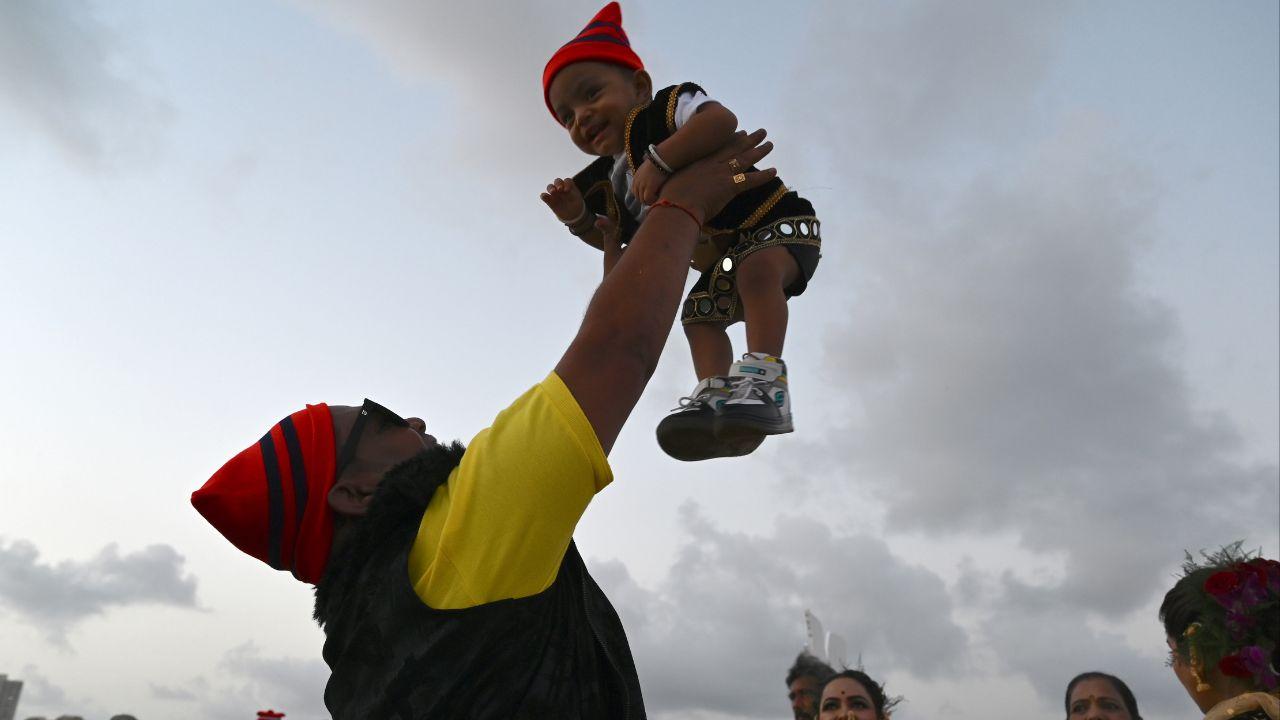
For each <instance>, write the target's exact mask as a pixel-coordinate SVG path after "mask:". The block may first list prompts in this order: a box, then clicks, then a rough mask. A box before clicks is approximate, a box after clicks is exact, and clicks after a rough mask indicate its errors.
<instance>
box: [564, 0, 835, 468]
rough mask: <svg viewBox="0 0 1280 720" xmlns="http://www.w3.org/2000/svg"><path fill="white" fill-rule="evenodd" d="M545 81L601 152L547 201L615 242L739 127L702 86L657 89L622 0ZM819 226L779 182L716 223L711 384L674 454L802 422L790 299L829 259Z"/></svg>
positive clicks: (702, 343) (754, 439)
mask: <svg viewBox="0 0 1280 720" xmlns="http://www.w3.org/2000/svg"><path fill="white" fill-rule="evenodd" d="M542 89H543V96H544V98H545V100H546V103H547V108H548V109H549V110H550V111H551V114H552V116H553V117H554V118H555V119H556V121H557V122H558V123H560V124H561V125H562V126H563V127H564V128H565V129H566V130H568V132H569V139H570V140H572V141H573V144H574V145H576V146H577V147H578V149H579V150H582V151H583V152H585V153H587V154H588V155H594V156H596V157H597V158H598V159H597V160H596V161H595V162H593V163H591V164H590V165H588V166H587V168H586V169H585V170H583V171H582V172H580V173H578V174H577V175H575V176H574V177H573V178H572V179H564V178H561V179H557V180H555V181H553V182H552V183H551V184H550V185H548V186H547V190H546V192H545V193H543V194H542V195H541V197H542V201H543V202H545V203H546V204H547V206H548V207H550V208H551V210H552V212H554V213H555V214H556V217H557V218H559V219H560V221H561V222H563V223H564V224H565V225H566V226H568V228H569V232H571V233H573V234H574V235H576V236H578V237H579V238H582V240H583V241H585V242H586V243H587V244H589V245H591V246H592V247H595V248H598V249H601V250H605V249H606V246H607V245H608V244H607V243H606V238H605V232H606V231H607V232H609V233H610V234H611V237H617V239H618V241H620V242H621V244H622V245H625V244H626V242H627V240H629V239H630V237H631V235H632V234H633V233H634V232H635V229H636V228H637V227H638V226H639V222H640V220H642V219H643V218H644V214H645V211H646V209H647V206H648V205H650V204H652V203H653V202H655V201H656V200H657V199H658V193H659V190H660V189H661V188H662V184H663V182H665V180H666V178H667V177H668V176H669V175H670V174H671V173H673V172H675V171H677V170H679V169H680V168H682V167H684V166H686V165H688V164H689V163H692V162H694V161H696V160H699V159H702V158H703V157H706V156H707V155H710V154H711V153H713V152H715V151H716V150H718V149H720V148H721V147H722V146H723V145H724V144H725V143H726V142H728V141H729V139H730V138H731V137H732V136H733V134H734V132H735V131H736V130H737V124H738V121H737V118H736V117H735V116H734V114H733V113H732V112H730V111H729V109H728V108H726V107H724V106H723V105H721V104H720V103H719V102H716V101H715V100H713V99H712V98H710V97H708V95H707V94H706V92H705V91H704V90H703V89H702V88H700V87H698V86H697V85H695V84H693V83H681V84H679V85H672V86H670V87H666V88H663V89H661V90H659V91H658V92H657V93H656V94H655V93H654V92H653V82H652V80H651V79H650V78H649V73H648V72H646V71H645V70H644V64H643V63H642V62H641V61H640V58H639V56H637V55H636V53H635V52H634V51H633V50H632V49H631V44H630V42H629V41H628V40H627V34H626V33H625V32H624V31H623V29H622V10H621V8H619V6H618V3H616V2H611V3H609V4H608V5H606V6H605V7H604V9H602V10H601V11H600V12H599V13H597V14H596V16H595V17H594V18H592V20H591V22H590V23H588V24H587V26H586V27H585V28H583V29H582V32H580V33H578V36H577V37H575V38H574V39H572V40H570V41H569V42H568V43H566V44H565V45H564V46H562V47H561V48H560V49H559V50H557V51H556V53H555V54H554V55H553V56H552V57H551V60H550V61H549V62H548V63H547V66H546V69H545V70H544V71H543V74H542ZM740 178H741V175H739V176H738V177H736V178H735V181H741V180H740ZM818 229H819V223H818V219H817V218H816V217H815V216H814V211H813V206H812V205H811V204H810V203H809V201H808V200H805V199H804V198H802V197H800V196H799V195H797V194H796V193H795V192H791V191H789V190H788V189H787V188H786V186H784V185H783V184H782V181H781V180H779V179H777V178H774V179H773V180H771V181H769V182H768V183H766V184H765V185H762V186H761V187H758V188H755V189H753V190H748V191H747V192H744V193H742V194H741V195H739V196H738V197H737V198H736V199H735V200H733V201H732V202H731V203H729V205H728V206H727V207H726V208H725V209H724V210H723V211H722V212H721V213H720V214H719V215H717V216H715V217H713V218H711V219H710V220H708V221H706V223H705V224H704V225H703V227H702V238H701V239H700V241H699V243H698V245H697V248H696V249H695V251H694V255H693V259H692V265H693V267H694V268H695V269H697V270H698V271H700V272H701V276H700V277H699V278H698V281H697V283H695V284H694V286H693V289H692V290H690V291H689V295H688V297H687V298H686V299H685V301H684V306H683V308H682V310H681V313H680V315H681V318H680V319H681V322H682V324H683V325H684V331H685V336H686V337H687V338H688V340H689V349H690V351H691V353H692V355H693V369H694V372H695V373H697V376H698V384H697V385H696V386H695V387H694V389H693V392H692V393H690V395H689V396H688V397H683V398H680V401H679V406H678V407H677V408H675V409H674V410H672V411H671V413H670V414H669V415H668V416H667V417H666V418H664V419H663V420H662V422H661V423H659V424H658V431H657V434H658V444H659V445H660V446H661V447H662V449H663V450H664V451H665V452H666V453H667V454H668V455H670V456H672V457H674V458H676V459H679V460H705V459H708V458H714V457H728V456H737V455H746V454H748V453H750V452H752V451H753V450H755V449H756V448H757V447H759V446H760V443H762V442H763V441H764V438H765V437H766V436H768V435H778V434H782V433H789V432H791V431H792V430H793V426H792V421H791V399H790V394H789V393H788V390H787V366H786V364H785V363H784V362H783V361H782V345H783V341H784V340H785V339H786V334H787V299H788V298H791V297H794V296H796V295H799V294H801V293H802V292H804V290H805V287H806V286H807V285H808V282H809V279H810V278H811V277H812V276H813V272H814V269H815V268H816V267H817V265H818V259H819V257H820V252H819V251H820V248H821V239H820V236H819V232H818ZM614 233H619V235H617V236H614V235H613V234H614ZM615 244H616V243H615ZM739 320H744V321H745V322H746V335H747V352H746V354H745V355H743V356H742V359H741V360H739V361H738V362H733V347H732V345H731V343H730V341H729V336H728V334H727V333H726V329H727V328H728V326H729V325H731V324H733V323H735V322H738V321H739Z"/></svg>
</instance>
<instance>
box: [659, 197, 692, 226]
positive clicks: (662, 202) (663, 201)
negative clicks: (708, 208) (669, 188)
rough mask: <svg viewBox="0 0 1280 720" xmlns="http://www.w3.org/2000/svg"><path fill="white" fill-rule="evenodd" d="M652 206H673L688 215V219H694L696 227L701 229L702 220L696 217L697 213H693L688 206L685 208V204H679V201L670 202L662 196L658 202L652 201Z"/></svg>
mask: <svg viewBox="0 0 1280 720" xmlns="http://www.w3.org/2000/svg"><path fill="white" fill-rule="evenodd" d="M652 207H669V208H675V209H676V210H679V211H681V212H683V213H684V214H685V215H688V216H689V219H690V220H692V221H694V222H695V223H697V224H698V229H699V230H701V229H702V221H701V220H699V219H698V216H697V215H695V214H694V213H693V211H692V210H690V209H689V208H687V207H685V206H683V205H681V204H680V203H675V202H671V201H670V200H668V199H666V198H663V199H661V200H659V201H658V202H656V203H654V204H653V206H652Z"/></svg>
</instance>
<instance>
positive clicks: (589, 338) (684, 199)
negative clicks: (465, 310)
mask: <svg viewBox="0 0 1280 720" xmlns="http://www.w3.org/2000/svg"><path fill="white" fill-rule="evenodd" d="M764 135H765V133H764V131H763V130H757V131H756V132H754V133H751V134H750V135H746V134H740V135H738V136H737V138H735V140H734V141H733V142H730V143H729V144H728V145H727V146H726V147H725V149H723V150H721V151H720V152H717V153H715V154H713V155H711V156H710V157H707V158H704V159H703V160H700V161H698V162H696V163H694V164H692V165H690V166H688V167H686V168H683V169H681V170H680V171H678V172H677V173H675V174H674V175H672V176H671V178H670V179H669V180H667V182H666V183H665V184H664V185H663V186H662V193H661V199H660V200H659V202H658V204H656V205H654V206H652V207H651V208H650V210H649V213H648V214H647V215H646V216H645V221H644V223H643V224H641V226H640V229H639V230H637V231H636V234H635V237H634V238H632V240H631V244H630V245H629V246H628V247H627V251H626V253H624V254H623V256H622V259H621V260H619V261H618V264H617V265H616V266H615V267H614V268H613V270H612V272H610V273H609V274H608V275H607V276H606V277H605V279H604V282H602V283H601V284H600V287H599V288H598V289H597V290H596V292H595V296H594V297H593V298H592V299H591V304H590V305H589V306H588V307H587V314H586V317H584V318H583V321H582V327H581V328H579V329H578V334H577V336H576V337H574V339H573V342H571V343H570V344H569V349H568V350H566V351H565V354H564V357H562V358H561V359H560V363H559V364H558V365H556V374H557V375H559V376H560V379H561V380H563V381H564V384H565V385H566V386H567V387H568V388H569V391H570V392H571V393H573V397H574V399H576V400H577V401H578V405H579V406H580V407H581V408H582V411H583V413H584V414H585V415H586V416H587V420H588V421H589V422H590V423H591V426H592V428H594V430H595V433H596V437H597V438H599V440H600V445H601V446H602V447H603V448H604V451H605V453H606V454H607V453H608V452H609V451H610V450H612V449H613V443H614V441H615V440H616V439H617V437H618V433H619V432H620V431H621V430H622V426H623V425H624V424H625V423H626V421H627V418H628V417H629V416H630V415H631V411H632V409H634V408H635V405H636V402H638V401H639V400H640V395H641V393H643V392H644V388H645V385H647V384H648V382H649V377H650V376H651V375H653V371H654V369H655V368H656V367H657V365H658V357H659V356H660V355H661V354H662V347H663V345H664V344H666V341H667V335H668V334H669V333H670V331H671V323H672V320H673V319H674V318H675V314H676V308H677V307H678V306H679V303H680V296H681V294H682V293H683V291H684V283H685V278H686V277H687V276H688V272H689V258H690V256H691V255H692V254H693V247H694V244H695V243H696V242H697V240H698V234H699V232H700V226H701V224H703V223H705V222H706V221H707V219H709V218H711V217H713V216H715V215H716V214H717V213H719V212H720V210H721V209H723V208H724V206H725V205H726V204H727V203H728V202H729V201H730V200H732V199H733V198H734V197H735V196H736V195H738V193H741V192H742V191H744V190H748V189H751V188H754V187H758V186H760V185H762V184H764V183H765V182H768V181H769V180H770V179H772V178H773V177H774V175H775V174H776V173H775V172H774V171H773V170H772V169H769V170H760V171H756V172H750V173H746V175H745V179H744V180H743V181H741V182H736V183H735V182H734V181H733V178H734V176H735V175H736V174H737V173H738V170H736V169H735V168H736V167H744V168H745V167H751V166H752V165H754V164H755V163H756V162H759V161H760V160H761V159H762V158H763V157H764V156H765V155H768V154H769V151H770V150H772V149H773V146H772V144H771V143H763V144H761V142H762V141H763V140H764ZM731 160H736V161H737V165H736V166H734V167H731V166H730V161H731ZM663 201H668V202H670V203H672V204H673V205H663V204H662V203H663Z"/></svg>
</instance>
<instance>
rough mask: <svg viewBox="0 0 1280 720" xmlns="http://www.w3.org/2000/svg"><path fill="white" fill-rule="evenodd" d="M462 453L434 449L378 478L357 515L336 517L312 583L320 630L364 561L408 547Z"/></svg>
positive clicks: (455, 448)
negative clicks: (326, 555) (321, 571)
mask: <svg viewBox="0 0 1280 720" xmlns="http://www.w3.org/2000/svg"><path fill="white" fill-rule="evenodd" d="M464 452H466V448H465V447H463V445H462V443H460V442H456V441H455V442H452V443H449V444H448V445H435V446H432V447H430V448H427V449H426V450H423V451H422V452H420V453H418V454H417V455H415V456H413V457H411V458H409V459H408V460H405V461H404V462H402V463H400V464H398V465H396V466H394V467H392V468H391V469H390V470H388V471H387V472H386V473H384V474H383V476H382V479H381V480H379V481H378V487H377V488H375V489H374V492H373V499H372V500H370V502H369V511H368V512H367V513H365V515H364V516H363V517H343V518H340V519H339V523H340V529H339V531H338V534H337V536H336V537H335V539H334V544H333V550H332V551H331V552H330V554H329V563H328V567H326V568H325V574H324V577H322V578H321V579H320V582H319V584H317V585H316V605H315V613H314V617H315V619H316V622H318V623H319V624H320V626H321V627H322V628H323V627H325V626H326V625H327V624H328V622H329V620H330V619H332V618H333V617H334V615H335V613H336V612H337V610H338V608H339V607H340V606H342V605H344V604H346V602H347V600H348V595H349V594H350V592H351V590H352V587H353V581H354V580H355V578H356V577H357V576H358V575H359V573H360V572H361V571H362V568H363V567H364V566H365V564H366V563H367V562H368V560H369V558H371V557H373V556H374V555H375V554H377V553H380V552H385V551H387V549H389V548H390V549H392V550H394V549H396V548H397V546H399V545H402V544H403V543H410V542H412V540H413V536H414V535H415V534H416V533H417V529H418V526H419V524H420V523H421V521H422V515H423V513H425V512H426V511H427V505H428V504H430V502H431V497H432V496H433V495H435V491H436V489H437V488H438V487H440V485H443V484H444V483H445V481H446V480H447V479H448V477H449V473H450V472H451V471H452V470H453V468H455V467H457V466H458V463H459V462H461V461H462V455H463V453H464Z"/></svg>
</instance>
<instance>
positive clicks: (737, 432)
mask: <svg viewBox="0 0 1280 720" xmlns="http://www.w3.org/2000/svg"><path fill="white" fill-rule="evenodd" d="M789 432H795V426H794V425H792V424H791V422H790V421H789V420H783V421H781V422H768V421H766V420H760V419H758V418H744V417H733V416H732V415H721V416H718V417H717V418H716V437H717V438H719V439H720V440H721V441H722V442H726V443H730V444H735V445H739V444H743V443H745V442H746V441H748V440H751V439H757V442H756V445H759V444H760V443H761V442H764V439H765V437H767V436H769V435H786V434H787V433H789ZM753 449H754V448H753Z"/></svg>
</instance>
